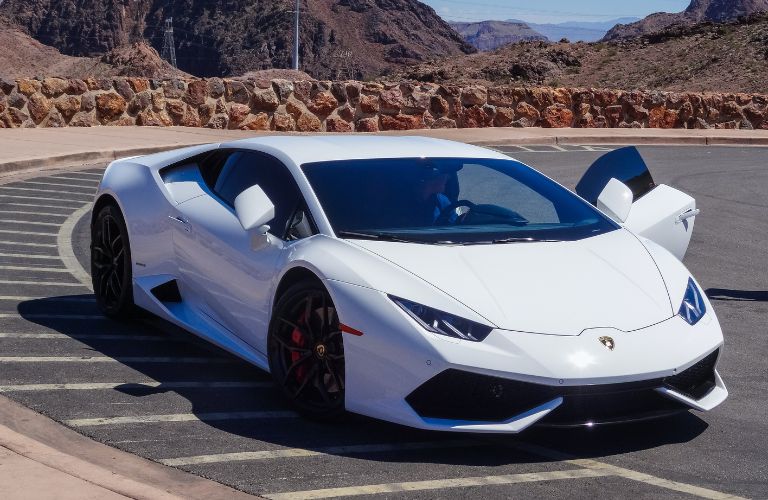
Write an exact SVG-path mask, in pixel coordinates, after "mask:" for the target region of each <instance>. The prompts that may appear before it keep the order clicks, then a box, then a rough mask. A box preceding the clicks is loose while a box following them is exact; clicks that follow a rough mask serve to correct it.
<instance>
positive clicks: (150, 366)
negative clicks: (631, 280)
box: [0, 147, 768, 499]
mask: <svg viewBox="0 0 768 500" xmlns="http://www.w3.org/2000/svg"><path fill="white" fill-rule="evenodd" d="M525 149H530V150H531V151H527V150H524V149H520V148H517V147H515V148H508V149H506V150H507V151H509V152H510V154H511V155H512V156H514V157H516V158H518V159H520V160H522V161H524V162H526V163H528V164H530V165H532V166H535V167H537V168H539V169H540V170H542V171H543V172H545V173H547V174H548V175H550V176H552V177H553V178H555V179H556V180H558V181H560V182H562V183H563V184H565V185H566V186H569V187H573V186H574V185H575V183H576V181H577V180H578V178H579V176H580V175H581V173H582V172H583V171H584V170H585V169H586V167H587V166H588V165H589V164H590V163H591V162H592V161H593V160H594V159H595V158H597V157H598V156H599V155H600V152H598V151H590V150H589V148H577V147H568V148H567V149H568V150H569V151H559V150H558V149H557V148H552V147H539V148H535V147H529V148H525ZM593 149H596V148H593ZM641 151H642V153H643V155H644V156H645V158H646V159H647V161H648V163H649V165H650V167H651V171H652V172H653V174H654V176H655V177H656V180H657V181H658V182H663V183H666V184H670V185H672V186H674V187H677V188H680V189H682V190H683V191H686V192H688V193H690V194H691V195H692V196H694V197H695V198H696V200H697V202H698V205H699V208H701V209H702V215H701V216H700V217H698V218H697V220H696V228H695V231H694V236H693V241H692V242H691V246H690V249H689V252H688V255H687V257H686V260H685V263H686V264H687V265H688V266H689V267H690V268H691V270H692V271H693V273H694V274H695V275H696V276H697V278H698V279H699V281H700V282H701V283H702V285H703V286H704V287H705V289H707V293H708V295H709V296H710V297H711V298H712V299H713V304H714V306H715V308H716V311H717V314H718V316H719V318H720V321H721V323H722V326H723V329H724V332H725V336H726V347H725V350H724V353H723V357H722V360H721V362H720V365H719V370H720V373H721V374H722V376H723V378H724V380H725V382H726V384H727V386H728V388H729V390H730V393H731V396H730V398H729V400H728V401H727V402H726V403H725V404H724V405H722V406H721V407H719V408H717V409H716V410H715V411H713V412H711V413H708V414H703V415H702V414H693V413H689V414H685V415H682V416H679V417H675V418H673V419H668V420H662V421H657V422H654V423H646V424H638V425H628V426H617V427H606V428H593V429H583V430H543V429H541V430H539V429H533V430H532V431H530V432H526V433H524V434H523V435H520V436H490V437H488V436H486V437H474V436H456V435H449V436H446V435H440V434H435V433H427V432H421V431H415V430H409V429H405V428H401V427H397V426H393V425H389V424H384V423H381V422H376V421H372V420H368V419H363V418H352V419H350V420H349V421H346V422H344V423H340V424H319V423H314V422H309V421H305V420H301V419H298V418H295V416H294V415H293V414H291V413H289V412H287V408H286V406H285V404H284V403H283V401H282V400H281V399H280V397H278V396H277V395H276V394H275V392H274V391H273V389H272V388H271V386H270V383H269V378H268V376H267V375H265V374H264V373H262V372H260V371H258V370H256V369H254V368H251V367H249V366H247V365H245V364H244V363H242V362H240V361H238V360H235V359H233V358H232V357H231V356H229V355H227V354H226V353H223V352H221V351H219V350H217V349H215V348H212V347H210V346H208V345H206V344H204V343H202V342H200V341H197V340H196V339H195V338H194V337H192V336H191V335H189V334H187V333H185V332H183V331H179V330H178V329H175V328H171V327H168V326H167V325H165V324H163V323H161V322H159V321H157V320H153V319H152V318H138V319H137V320H136V321H135V322H132V323H123V324H119V323H114V322H112V321H109V320H106V319H104V318H102V317H101V316H99V315H98V313H97V311H96V308H95V304H94V302H93V300H92V297H91V295H90V293H89V291H88V289H87V288H85V287H84V286H82V284H80V283H79V282H78V281H77V280H76V278H75V277H73V276H72V275H71V274H70V273H69V272H68V270H67V267H65V262H64V261H63V260H62V258H61V256H60V247H62V246H64V247H66V246H68V245H67V243H66V241H65V238H62V237H61V236H60V234H59V233H60V232H61V233H62V234H63V235H66V233H67V232H68V231H66V230H65V231H60V229H61V228H62V226H64V227H65V228H67V227H72V225H73V224H74V228H75V229H74V238H73V247H74V250H75V254H76V257H77V258H78V259H80V260H81V261H82V262H84V263H86V262H87V258H88V257H87V243H88V234H87V224H86V222H87V214H86V217H85V218H84V219H82V220H81V221H80V222H79V223H77V220H75V218H73V217H71V215H72V214H73V213H75V212H76V211H77V210H78V209H80V208H81V207H82V206H84V205H85V204H86V203H88V202H89V201H90V200H91V197H92V193H93V191H94V189H95V187H96V184H97V182H98V179H99V176H98V173H99V172H100V168H97V167H96V166H94V168H92V169H89V170H86V171H82V172H68V173H64V174H58V175H55V176H52V177H44V178H37V179H29V180H27V181H21V182H14V183H11V184H5V185H3V186H0V393H2V394H4V395H6V396H8V397H10V398H12V399H14V400H16V401H19V402H21V403H23V404H25V405H26V406H28V407H30V408H32V409H34V410H37V411H38V412H41V413H44V414H46V415H48V416H50V417H52V418H54V419H56V420H58V421H60V422H63V423H65V424H66V425H69V426H70V427H73V428H75V429H76V430H77V431H79V432H82V433H84V434H86V435H88V436H91V437H93V438H94V439H96V440H98V441H101V442H104V443H107V444H110V445H112V446H116V447H118V448H121V449H123V450H127V451H130V452H133V453H136V454H138V455H141V456H144V457H147V458H150V459H153V460H158V461H161V462H163V463H166V464H169V465H172V466H175V467H180V468H182V469H184V470H187V471H190V472H192V473H194V474H199V475H202V476H205V477H208V478H211V479H214V480H216V481H219V482H222V483H225V484H228V485H231V486H234V487H236V488H239V489H242V490H244V491H248V492H251V493H256V494H261V495H265V496H272V497H275V498H279V494H281V493H291V495H290V496H291V497H297V498H298V497H301V496H302V495H303V496H304V497H305V498H309V497H317V498H319V497H331V496H343V495H351V494H360V495H372V496H378V497H382V496H386V497H387V498H461V497H467V498H479V497H483V498H484V497H489V498H490V497H498V498H508V497H513V496H514V497H518V498H527V497H547V498H564V499H565V498H569V499H571V498H585V499H587V498H629V497H634V498H648V499H651V498H652V499H656V498H691V497H695V496H699V497H705V498H732V497H729V496H727V494H732V495H738V496H742V497H750V498H768V424H767V423H766V421H767V420H768V419H767V418H766V417H768V396H767V395H768V363H767V362H766V359H768V339H767V337H766V334H768V332H767V331H766V330H768V328H767V327H768V257H767V255H766V242H767V241H768V195H766V191H768V165H767V164H768V149H758V148H744V149H740V148H704V147H644V148H641ZM101 168H103V166H101ZM64 254H66V252H64ZM86 268H87V266H86ZM628 307H629V305H628ZM658 349H660V350H662V349H665V346H664V345H659V346H658ZM468 478H469V479H468ZM375 485H385V486H375ZM328 488H338V489H335V490H328ZM702 488H703V489H702ZM317 490H324V491H319V492H318V491H317ZM296 492H305V493H303V494H302V495H298V494H296Z"/></svg>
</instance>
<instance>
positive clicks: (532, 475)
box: [263, 469, 611, 500]
mask: <svg viewBox="0 0 768 500" xmlns="http://www.w3.org/2000/svg"><path fill="white" fill-rule="evenodd" d="M610 475H611V474H609V473H607V472H602V471H596V470H592V469H575V470H559V471H546V472H528V473H523V474H507V475H503V476H483V477H460V478H455V479H436V480H432V481H409V482H404V483H386V484H370V485H365V486H348V487H344V488H326V489H321V490H307V491H291V492H286V493H272V494H267V495H263V496H265V497H266V498H270V499H272V500H283V499H286V500H287V499H291V500H304V499H310V498H339V497H349V496H356V495H375V494H383V493H402V492H406V491H427V490H443V489H448V488H468V487H472V486H500V485H509V484H518V483H537V482H543V481H555V480H559V479H585V478H594V477H605V476H610Z"/></svg>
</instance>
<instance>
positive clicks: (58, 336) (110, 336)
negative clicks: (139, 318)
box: [0, 332, 188, 342]
mask: <svg viewBox="0 0 768 500" xmlns="http://www.w3.org/2000/svg"><path fill="white" fill-rule="evenodd" d="M0 339H30V340H31V339H48V340H132V341H136V342H139V341H141V342H188V340H187V339H183V338H175V337H166V336H159V335H131V334H125V335H120V334H115V333H106V334H98V333H83V334H77V333H72V334H69V335H68V334H65V333H16V332H10V333H0Z"/></svg>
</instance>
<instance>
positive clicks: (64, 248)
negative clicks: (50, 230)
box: [56, 203, 93, 291]
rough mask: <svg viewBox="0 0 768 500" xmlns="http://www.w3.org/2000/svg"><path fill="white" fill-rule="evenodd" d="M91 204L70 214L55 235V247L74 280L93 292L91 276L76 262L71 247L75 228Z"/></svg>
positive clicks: (73, 250)
mask: <svg viewBox="0 0 768 500" xmlns="http://www.w3.org/2000/svg"><path fill="white" fill-rule="evenodd" d="M91 207H93V203H87V204H85V205H83V206H82V207H80V208H78V209H77V210H75V211H74V212H72V214H71V215H70V216H69V217H67V220H65V221H64V224H62V225H61V228H60V229H59V234H57V235H56V247H57V248H58V249H59V256H60V257H61V262H62V263H63V264H64V267H66V268H67V269H68V270H69V272H70V274H72V276H74V278H75V279H76V280H77V281H79V282H80V283H82V284H83V286H85V287H86V288H87V289H88V290H90V291H93V283H92V281H91V275H90V274H89V273H88V271H86V270H85V268H83V265H82V264H81V263H80V261H79V260H77V256H76V255H75V249H74V247H73V246H72V238H73V234H74V232H75V226H76V225H77V223H78V221H80V220H81V219H82V218H83V217H85V215H86V214H87V213H88V211H89V210H91Z"/></svg>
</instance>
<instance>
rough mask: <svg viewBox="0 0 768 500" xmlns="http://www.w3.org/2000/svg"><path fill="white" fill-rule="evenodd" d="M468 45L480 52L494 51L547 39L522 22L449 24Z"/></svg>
mask: <svg viewBox="0 0 768 500" xmlns="http://www.w3.org/2000/svg"><path fill="white" fill-rule="evenodd" d="M449 24H450V25H451V26H452V27H453V29H455V30H456V31H457V32H458V33H459V34H460V35H461V36H462V37H463V38H464V40H466V41H467V42H468V43H470V44H472V45H473V46H474V47H475V48H477V49H478V50H482V51H489V50H496V49H498V48H499V47H503V46H504V45H509V44H510V43H517V42H532V41H537V40H541V41H545V40H547V37H545V36H544V35H542V34H541V33H538V32H537V31H535V30H532V29H531V28H530V27H529V26H528V25H527V24H525V23H524V22H522V21H480V22H476V23H449Z"/></svg>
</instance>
